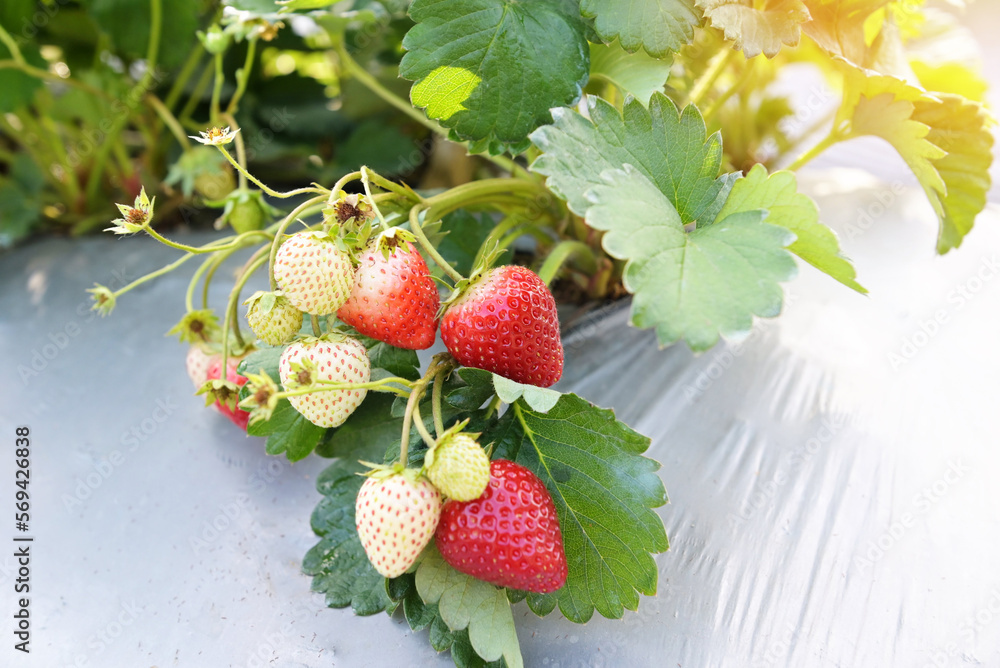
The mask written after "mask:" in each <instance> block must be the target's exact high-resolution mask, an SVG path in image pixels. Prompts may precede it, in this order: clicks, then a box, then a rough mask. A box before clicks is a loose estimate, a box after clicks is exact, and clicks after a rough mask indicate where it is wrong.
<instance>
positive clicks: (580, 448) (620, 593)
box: [417, 394, 668, 623]
mask: <svg viewBox="0 0 1000 668" xmlns="http://www.w3.org/2000/svg"><path fill="white" fill-rule="evenodd" d="M483 438H484V440H493V441H494V442H495V443H496V451H495V453H494V456H496V457H503V458H506V459H512V460H514V461H516V462H518V463H519V464H522V465H523V466H526V467H527V468H529V469H531V471H533V472H534V473H535V475H537V476H538V477H539V478H541V480H542V482H543V483H545V486H546V487H547V488H548V490H549V493H550V494H551V495H552V500H553V502H554V503H555V506H556V511H557V512H558V514H559V525H560V528H561V529H562V536H563V544H564V546H565V548H566V560H567V564H568V566H569V575H568V577H567V579H566V584H565V585H564V586H563V587H562V589H560V590H558V591H556V592H554V593H552V594H530V595H529V596H528V605H529V607H531V609H532V610H534V611H536V612H538V613H539V614H546V613H547V612H549V611H551V610H552V608H553V607H554V606H555V605H556V603H558V605H559V610H560V611H561V612H562V613H563V615H565V616H566V617H567V618H568V619H570V620H571V621H574V622H577V623H583V622H586V621H587V620H588V619H590V617H591V616H592V615H593V613H594V609H595V608H596V609H597V611H598V612H599V613H600V614H602V615H604V616H605V617H609V618H613V619H617V618H619V617H621V616H622V614H623V613H624V609H625V608H628V609H629V610H635V609H636V608H637V607H638V605H639V594H640V593H642V594H646V595H649V596H651V595H653V594H655V593H656V580H657V569H656V562H655V561H654V560H653V557H652V556H651V555H652V554H653V553H658V552H663V551H665V550H666V549H667V548H668V543H667V536H666V532H665V530H664V528H663V522H662V520H661V519H660V517H659V516H658V515H657V514H656V513H655V512H654V511H653V510H652V509H653V508H656V507H659V506H662V505H663V504H664V503H666V501H667V497H666V492H665V491H664V489H663V483H662V482H661V481H660V478H659V476H657V475H656V471H657V469H659V467H660V465H659V464H658V463H656V462H655V461H653V460H652V459H647V458H646V457H643V456H642V453H643V452H645V451H646V449H647V448H648V447H649V439H648V438H646V437H645V436H642V435H641V434H639V433H637V432H635V431H634V430H632V429H631V428H630V427H629V426H628V425H626V424H624V423H622V422H619V421H618V420H616V419H615V415H614V413H613V412H612V411H609V410H605V409H601V408H597V407H595V406H594V405H592V404H590V403H589V402H587V401H585V400H584V399H581V398H580V397H578V396H576V395H573V394H565V395H563V396H562V398H561V399H560V400H559V403H558V404H556V406H555V407H554V408H553V409H552V410H551V411H549V412H548V413H547V414H541V413H538V412H535V411H533V410H531V409H530V408H529V407H528V406H526V405H525V404H524V403H523V402H522V401H519V402H517V403H515V404H514V405H513V406H511V408H510V409H509V410H508V411H507V412H506V413H505V414H504V417H503V418H502V419H501V421H500V423H499V424H498V425H497V426H496V427H495V428H494V429H493V430H491V431H490V432H489V433H488V434H486V435H484V437H483ZM417 578H418V579H417V583H418V585H419V572H418V574H417Z"/></svg>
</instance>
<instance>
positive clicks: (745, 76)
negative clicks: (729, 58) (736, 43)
mask: <svg viewBox="0 0 1000 668" xmlns="http://www.w3.org/2000/svg"><path fill="white" fill-rule="evenodd" d="M756 62H757V60H756V58H753V59H750V60H748V61H747V64H746V67H744V68H743V73H742V74H741V75H740V77H739V79H737V80H736V82H735V83H734V84H733V85H732V86H730V87H729V89H728V90H726V92H724V93H723V94H722V95H720V96H719V97H717V98H716V99H715V100H713V101H712V104H711V106H709V108H708V109H706V110H705V113H704V114H702V118H704V119H705V123H706V124H708V123H709V121H711V119H712V118H714V117H715V114H717V113H718V112H719V109H721V108H722V105H724V104H725V103H726V102H728V101H729V99H730V98H731V97H732V96H733V95H735V94H736V93H739V92H740V91H741V90H743V89H744V88H746V85H747V84H748V83H750V81H751V80H752V79H753V74H754V63H756Z"/></svg>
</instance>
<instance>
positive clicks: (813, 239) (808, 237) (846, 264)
mask: <svg viewBox="0 0 1000 668" xmlns="http://www.w3.org/2000/svg"><path fill="white" fill-rule="evenodd" d="M755 209H763V210H764V211H767V222H768V223H769V224H771V225H780V226H781V227H784V228H785V229H788V230H791V231H792V232H794V233H795V241H794V242H793V243H792V245H790V246H789V247H788V250H790V251H791V252H793V253H795V254H796V255H798V256H799V257H800V258H802V259H803V260H805V261H806V262H808V263H809V264H811V265H812V266H814V267H816V268H817V269H819V270H820V271H822V272H824V273H827V274H829V275H830V276H832V277H833V278H835V279H837V280H838V281H840V282H841V283H843V284H844V285H846V286H848V287H849V288H852V289H854V290H857V291H858V292H860V293H861V294H867V293H868V291H867V290H865V289H864V288H863V287H861V285H859V284H858V282H857V281H856V280H854V279H855V277H856V276H857V274H856V273H855V271H854V267H853V266H852V265H851V261H850V260H848V259H847V258H846V257H844V256H843V255H841V254H840V244H839V242H838V241H837V235H836V234H834V232H833V230H831V229H830V228H829V227H827V226H826V225H823V224H822V223H820V222H819V209H817V208H816V203H815V202H813V201H812V199H810V198H809V197H807V196H805V195H803V194H802V193H800V192H798V189H797V185H796V181H795V175H794V174H793V173H792V172H786V171H781V172H775V173H774V174H771V175H770V176H768V175H767V168H765V167H764V165H760V164H758V165H754V167H753V169H751V170H750V171H749V172H748V173H747V175H746V178H743V179H740V180H738V181H737V182H736V183H735V184H734V186H733V189H732V192H731V193H730V195H729V199H727V200H726V204H725V206H723V208H722V211H720V212H719V215H718V218H717V220H721V219H723V218H726V217H727V216H730V215H732V214H734V213H739V212H742V211H753V210H755Z"/></svg>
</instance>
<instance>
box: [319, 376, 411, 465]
mask: <svg viewBox="0 0 1000 668" xmlns="http://www.w3.org/2000/svg"><path fill="white" fill-rule="evenodd" d="M393 399H394V397H393V395H391V394H385V393H383V392H369V393H368V396H366V397H365V400H364V401H363V402H362V403H361V405H360V406H358V408H357V410H355V411H354V413H352V414H351V417H349V418H347V421H346V422H344V424H342V425H340V426H339V427H337V428H336V429H331V430H329V431H328V432H327V434H326V438H324V439H323V442H322V443H320V444H319V446H318V447H317V448H316V454H318V455H319V456H321V457H345V458H350V459H354V460H358V459H365V460H367V461H379V460H381V459H382V454H383V453H384V452H385V451H386V450H387V449H389V448H390V447H393V446H395V447H399V436H400V432H401V431H402V429H403V421H402V419H399V418H393V417H391V416H390V415H389V411H390V409H391V408H392V402H393ZM372 457H374V458H375V459H374V460H373V459H372Z"/></svg>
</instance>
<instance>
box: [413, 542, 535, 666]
mask: <svg viewBox="0 0 1000 668" xmlns="http://www.w3.org/2000/svg"><path fill="white" fill-rule="evenodd" d="M416 583H417V592H418V593H419V594H420V597H421V598H422V599H423V600H424V602H425V603H436V604H437V606H438V610H439V611H440V614H441V618H442V619H443V620H444V621H445V623H446V624H447V625H448V628H449V629H451V630H452V631H461V630H463V629H466V628H467V629H468V631H469V641H470V643H471V645H472V648H473V649H474V650H475V652H476V654H478V655H479V656H480V657H482V658H483V659H485V660H486V661H496V660H498V659H500V657H501V656H502V657H503V658H504V659H505V660H506V661H507V665H508V666H510V668H519V667H520V666H523V665H524V661H523V660H522V658H521V647H520V645H519V644H518V641H517V632H516V631H515V629H514V615H513V614H512V613H511V610H510V602H508V601H507V595H506V594H505V593H504V590H503V589H498V588H497V587H494V586H493V585H491V584H489V583H487V582H483V581H482V580H477V579H476V578H474V577H472V576H470V575H466V574H464V573H459V572H458V571H456V570H455V569H454V568H452V567H451V566H449V565H448V564H447V563H445V561H444V559H443V558H442V557H441V554H440V553H439V552H438V551H437V548H436V547H435V546H434V545H433V544H431V545H429V546H428V547H427V549H426V550H425V551H424V553H423V555H422V559H421V561H420V566H418V567H417V580H416ZM452 651H453V652H454V651H455V650H454V647H453V648H452Z"/></svg>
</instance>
